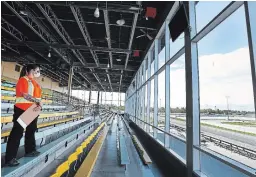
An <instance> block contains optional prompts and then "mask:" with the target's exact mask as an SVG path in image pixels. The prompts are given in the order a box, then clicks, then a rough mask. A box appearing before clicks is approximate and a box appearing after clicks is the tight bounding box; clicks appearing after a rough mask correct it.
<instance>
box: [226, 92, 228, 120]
mask: <svg viewBox="0 0 256 177" xmlns="http://www.w3.org/2000/svg"><path fill="white" fill-rule="evenodd" d="M226 99H227V108H228V120H229V103H228V99H229V96H226Z"/></svg>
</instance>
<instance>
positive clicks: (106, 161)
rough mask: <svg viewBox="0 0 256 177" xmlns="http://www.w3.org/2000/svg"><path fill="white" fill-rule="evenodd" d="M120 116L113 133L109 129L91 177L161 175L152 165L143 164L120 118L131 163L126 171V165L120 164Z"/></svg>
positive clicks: (145, 176)
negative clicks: (118, 146) (118, 142)
mask: <svg viewBox="0 0 256 177" xmlns="http://www.w3.org/2000/svg"><path fill="white" fill-rule="evenodd" d="M117 119H118V116H115V120H114V121H113V125H112V127H110V129H109V130H111V133H110V131H109V133H108V135H107V137H106V139H105V141H104V144H103V146H102V148H101V150H100V153H99V156H98V159H97V161H96V163H95V166H94V168H93V170H92V174H91V177H154V176H155V177H159V176H161V175H160V173H159V172H158V171H157V170H156V168H155V167H154V166H152V165H149V166H145V165H143V163H142V161H141V159H140V157H139V155H138V153H137V151H136V149H135V146H134V145H133V142H132V140H131V138H130V135H129V133H128V131H127V129H126V127H125V125H124V123H123V122H122V121H121V119H119V120H120V121H119V124H120V127H121V131H120V133H121V134H123V135H124V136H125V142H126V146H127V150H128V155H129V160H130V164H128V165H127V169H126V171H125V168H124V167H121V166H120V165H119V161H118V157H117V131H118V127H117V123H118V120H117Z"/></svg>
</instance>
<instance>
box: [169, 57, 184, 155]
mask: <svg viewBox="0 0 256 177" xmlns="http://www.w3.org/2000/svg"><path fill="white" fill-rule="evenodd" d="M170 107H171V110H170V112H171V115H170V127H171V129H170V133H171V134H172V135H173V136H175V137H178V138H175V137H172V136H170V140H169V141H170V148H171V149H172V150H173V151H174V152H176V153H177V154H178V155H179V156H180V157H181V158H183V159H184V160H185V159H186V144H185V143H184V141H186V80H185V55H184V54H183V55H182V56H181V57H180V58H178V59H177V60H176V61H174V62H173V63H172V64H171V65H170ZM179 139H180V140H179ZM182 140H183V141H182Z"/></svg>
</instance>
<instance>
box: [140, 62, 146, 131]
mask: <svg viewBox="0 0 256 177" xmlns="http://www.w3.org/2000/svg"><path fill="white" fill-rule="evenodd" d="M141 70H142V74H143V75H141V85H143V84H144V76H145V60H144V61H143V62H142V67H141ZM141 90H142V94H141V97H142V105H141V106H142V120H143V121H146V120H145V119H146V118H145V91H146V89H145V86H143V87H142V88H141ZM141 123H142V129H143V130H145V123H144V122H141Z"/></svg>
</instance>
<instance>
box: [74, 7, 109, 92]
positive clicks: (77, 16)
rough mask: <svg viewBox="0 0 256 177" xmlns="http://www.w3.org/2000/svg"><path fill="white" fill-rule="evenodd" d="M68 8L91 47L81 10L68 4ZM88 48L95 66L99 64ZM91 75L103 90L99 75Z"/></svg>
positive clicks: (94, 54)
mask: <svg viewBox="0 0 256 177" xmlns="http://www.w3.org/2000/svg"><path fill="white" fill-rule="evenodd" d="M70 9H71V11H72V13H73V15H74V17H75V19H76V22H77V25H78V27H79V29H80V31H81V33H82V35H83V37H84V40H85V42H86V44H87V46H88V47H93V45H92V41H91V38H90V34H89V32H88V29H87V27H86V24H85V23H84V19H83V16H82V14H81V12H80V9H79V8H77V7H73V6H70ZM89 50H90V52H91V54H92V57H93V59H94V61H95V64H96V66H99V64H100V63H99V59H98V57H97V55H96V53H95V51H93V50H92V49H89ZM91 71H94V70H93V69H92V70H91ZM93 76H94V77H95V78H96V80H97V81H98V82H99V84H100V85H101V87H102V89H103V90H105V88H104V87H103V86H102V84H101V82H100V79H99V77H98V76H97V75H96V74H93Z"/></svg>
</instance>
